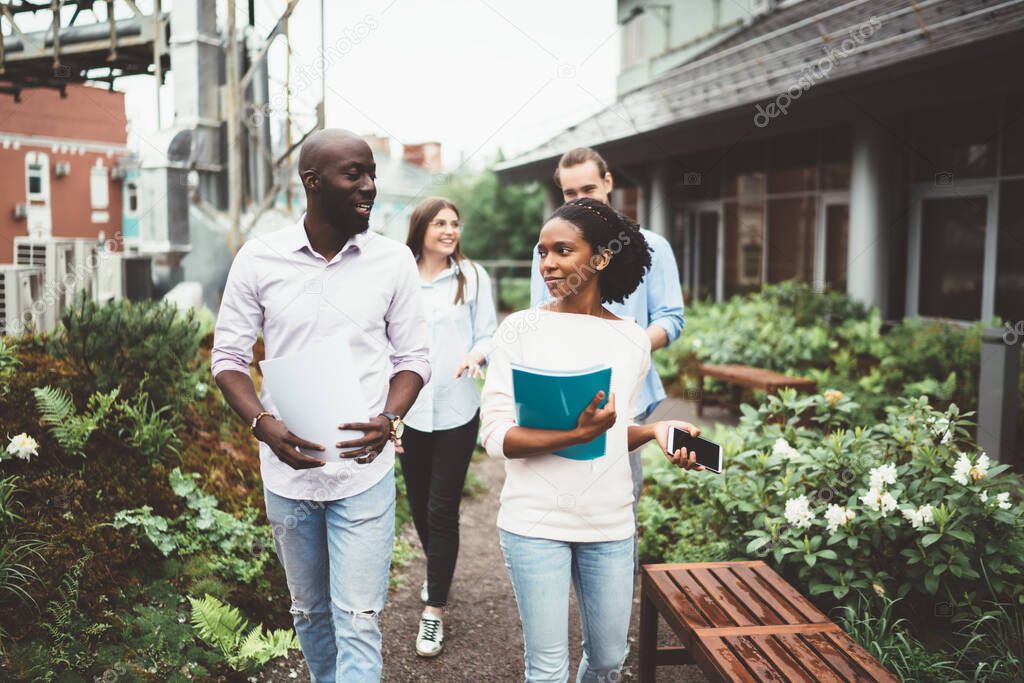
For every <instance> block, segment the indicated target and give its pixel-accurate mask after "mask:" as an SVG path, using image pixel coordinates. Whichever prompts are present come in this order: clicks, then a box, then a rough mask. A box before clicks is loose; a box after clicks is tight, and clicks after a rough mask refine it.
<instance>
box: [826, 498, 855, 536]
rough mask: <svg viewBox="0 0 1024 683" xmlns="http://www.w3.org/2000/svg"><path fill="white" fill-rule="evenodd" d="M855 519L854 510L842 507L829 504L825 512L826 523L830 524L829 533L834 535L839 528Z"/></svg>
mask: <svg viewBox="0 0 1024 683" xmlns="http://www.w3.org/2000/svg"><path fill="white" fill-rule="evenodd" d="M854 517H855V515H854V513H853V510H847V509H846V508H844V507H843V506H842V505H835V504H834V503H832V504H829V506H828V509H827V510H825V521H826V522H828V532H829V533H830V534H834V533H835V532H836V531H837V530H838V529H839V527H841V526H843V525H844V524H846V523H847V522H849V521H851V520H852V519H853V518H854Z"/></svg>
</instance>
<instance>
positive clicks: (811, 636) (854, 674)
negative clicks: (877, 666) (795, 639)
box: [799, 633, 875, 681]
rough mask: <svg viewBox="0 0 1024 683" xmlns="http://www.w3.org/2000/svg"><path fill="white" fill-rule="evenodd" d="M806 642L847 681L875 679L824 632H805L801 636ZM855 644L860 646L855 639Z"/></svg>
mask: <svg viewBox="0 0 1024 683" xmlns="http://www.w3.org/2000/svg"><path fill="white" fill-rule="evenodd" d="M799 637H800V638H803V640H804V642H806V643H807V644H808V645H810V646H811V648H812V649H813V650H814V651H815V652H817V653H818V656H819V657H820V658H821V659H823V660H824V661H826V662H828V665H829V666H831V667H832V668H833V669H835V670H836V671H837V672H838V673H839V675H840V676H842V677H843V679H845V680H847V681H874V680H875V678H874V676H872V675H871V674H870V673H868V672H867V671H864V669H862V668H860V666H858V665H857V663H856V662H854V661H853V660H852V659H850V658H849V657H848V656H847V655H846V653H845V652H843V651H842V650H840V649H839V648H838V647H836V645H835V643H833V642H832V641H831V640H829V639H828V638H826V637H825V635H824V634H822V633H804V634H801V635H800V636H799ZM850 642H851V643H852V644H853V645H854V646H856V647H860V646H859V645H857V644H856V643H853V641H852V640H851V641H850Z"/></svg>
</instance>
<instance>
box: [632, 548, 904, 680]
mask: <svg viewBox="0 0 1024 683" xmlns="http://www.w3.org/2000/svg"><path fill="white" fill-rule="evenodd" d="M641 573H642V583H641V598H640V681H641V683H654V680H655V669H656V667H658V666H663V665H669V664H697V665H698V666H699V667H700V668H701V670H702V671H703V672H704V674H705V675H706V676H707V677H708V678H709V679H710V680H712V681H809V682H813V683H819V682H835V683H838V682H840V681H885V682H887V683H888V682H892V683H897V682H898V680H899V679H897V678H896V677H895V676H894V675H893V674H892V673H890V672H889V671H888V670H886V669H885V667H883V666H882V665H881V664H879V662H878V660H876V659H875V658H874V657H872V656H871V655H869V654H868V653H867V651H866V650H865V649H864V648H863V647H861V646H860V645H859V644H857V643H856V642H854V640H853V639H852V638H850V636H848V635H847V634H846V633H845V632H843V630H842V629H840V628H839V627H838V626H837V625H836V624H834V623H832V621H830V620H829V619H828V617H826V616H825V614H824V613H822V612H821V611H820V610H819V609H818V608H817V607H815V606H814V605H813V604H811V602H810V601H809V600H808V599H807V598H805V597H804V596H803V595H801V594H800V593H799V592H798V591H797V590H796V589H794V588H793V587H792V586H790V585H789V584H788V583H786V582H785V581H784V580H783V579H782V577H780V576H779V575H778V574H776V573H775V572H774V571H773V570H772V569H771V568H770V567H769V566H768V565H766V564H765V563H764V562H762V561H760V560H754V561H749V562H697V563H692V564H648V565H644V566H643V567H642V570H641ZM659 615H661V617H662V618H663V619H664V620H665V622H666V623H667V624H668V625H669V626H670V627H671V628H672V630H673V631H674V632H675V634H676V636H678V637H679V640H680V642H681V643H682V646H681V647H668V648H659V647H658V616H659Z"/></svg>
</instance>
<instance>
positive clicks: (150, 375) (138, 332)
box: [51, 297, 201, 407]
mask: <svg viewBox="0 0 1024 683" xmlns="http://www.w3.org/2000/svg"><path fill="white" fill-rule="evenodd" d="M62 323H63V327H61V328H60V329H59V330H58V333H57V334H56V336H55V337H54V338H53V340H52V342H51V353H52V354H53V355H54V356H56V357H57V358H64V359H67V360H68V361H69V362H70V363H71V364H72V365H73V366H74V368H75V370H76V371H77V372H78V373H79V374H81V375H82V376H83V377H84V379H85V380H86V382H87V384H88V385H89V390H90V391H92V390H98V391H110V390H111V389H115V388H119V389H120V390H121V393H122V394H123V395H126V396H128V395H132V394H133V393H134V392H135V391H136V389H137V388H138V387H139V386H141V385H143V384H145V387H146V389H145V390H146V393H148V394H149V397H150V399H152V401H153V403H154V404H155V405H158V406H165V405H168V406H172V407H175V406H178V405H181V404H182V403H184V402H186V401H188V400H191V398H192V397H193V396H194V394H195V384H196V380H195V376H194V374H193V372H192V371H193V370H194V368H193V365H194V364H195V363H196V357H197V352H198V349H199V343H200V340H201V337H200V334H201V329H200V323H199V322H198V321H197V320H196V319H195V315H194V314H193V313H191V312H189V313H188V314H182V313H181V312H179V311H178V309H177V308H176V307H175V306H174V305H172V304H169V303H166V302H157V301H138V302H133V301H127V300H122V301H115V302H112V303H108V304H104V305H102V306H101V305H99V304H96V303H95V302H93V301H91V300H89V299H86V298H81V297H79V298H78V299H76V300H75V303H74V304H73V305H72V306H70V307H69V308H68V309H67V310H66V311H65V312H64V315H63V317H62Z"/></svg>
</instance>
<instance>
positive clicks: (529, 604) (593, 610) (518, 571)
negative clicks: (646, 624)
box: [499, 530, 633, 683]
mask: <svg viewBox="0 0 1024 683" xmlns="http://www.w3.org/2000/svg"><path fill="white" fill-rule="evenodd" d="M499 532H500V536H501V551H502V553H503V554H504V555H505V566H506V568H507V569H508V575H509V579H511V581H512V588H513V590H514V591H515V595H516V603H517V604H518V605H519V618H520V620H521V621H522V624H523V640H524V642H525V645H526V681H527V683H540V682H541V681H544V682H547V681H553V682H555V683H564V682H565V681H568V680H569V581H570V578H571V579H572V583H573V585H574V586H575V588H576V601H577V603H578V604H579V610H580V624H581V626H582V630H583V659H582V660H581V661H580V668H579V673H578V674H577V675H576V681H577V683H606V682H608V681H617V680H619V672H620V671H621V670H622V664H623V663H624V662H625V660H626V638H627V636H628V633H629V618H630V612H631V611H632V608H633V538H632V537H630V538H624V539H622V540H620V541H603V542H596V543H570V542H566V541H552V540H549V539H546V538H533V537H530V536H519V535H517V534H513V533H510V532H507V531H504V530H499Z"/></svg>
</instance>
